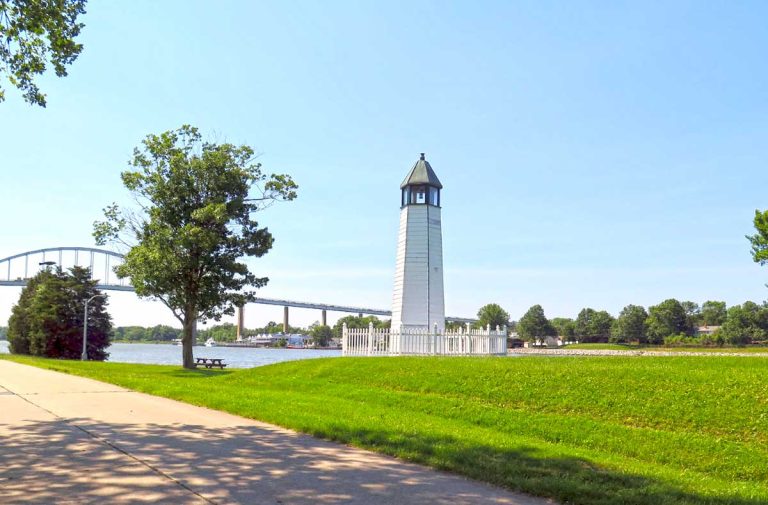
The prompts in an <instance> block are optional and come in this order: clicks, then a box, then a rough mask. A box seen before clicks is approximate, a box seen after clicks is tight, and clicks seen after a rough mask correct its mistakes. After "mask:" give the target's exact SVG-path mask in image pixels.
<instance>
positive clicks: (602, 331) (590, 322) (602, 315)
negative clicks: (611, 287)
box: [574, 307, 613, 342]
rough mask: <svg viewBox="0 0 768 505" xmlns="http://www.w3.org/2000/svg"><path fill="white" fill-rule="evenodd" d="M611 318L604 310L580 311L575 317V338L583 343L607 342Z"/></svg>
mask: <svg viewBox="0 0 768 505" xmlns="http://www.w3.org/2000/svg"><path fill="white" fill-rule="evenodd" d="M611 326H613V316H612V315H610V314H609V313H608V312H606V311H604V310H600V311H597V310H594V309H590V308H589V307H587V308H585V309H582V310H581V311H580V312H579V315H578V316H577V317H576V321H575V323H574V330H575V335H576V338H578V339H579V340H580V341H583V342H595V341H608V339H609V338H610V336H611Z"/></svg>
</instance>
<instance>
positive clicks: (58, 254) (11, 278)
mask: <svg viewBox="0 0 768 505" xmlns="http://www.w3.org/2000/svg"><path fill="white" fill-rule="evenodd" d="M52 258H55V259H56V260H54V259H52ZM123 259H124V257H123V255H122V254H120V253H116V252H114V251H109V250H106V249H97V248H93V247H50V248H46V249H37V250H34V251H27V252H24V253H20V254H15V255H13V256H9V257H7V258H3V259H0V286H21V287H23V286H26V285H27V280H28V279H29V278H31V277H33V276H34V275H35V274H37V272H39V271H40V270H41V269H42V268H46V267H48V266H53V265H58V266H61V267H62V268H65V265H68V266H75V265H76V266H81V267H88V268H90V270H91V276H95V275H99V274H101V275H100V276H99V282H98V284H97V285H96V287H97V288H99V289H101V290H105V291H134V288H133V286H132V285H131V284H130V280H129V279H120V278H118V277H117V275H116V274H115V273H114V267H115V266H117V265H118V264H120V263H121V262H122V261H123ZM30 274H31V275H30ZM249 303H255V304H260V305H278V306H282V307H283V331H285V332H288V328H289V324H288V315H289V313H288V310H289V307H294V308H300V309H314V310H320V311H321V312H320V321H321V324H323V325H325V324H327V313H328V312H329V311H330V312H347V313H351V314H357V315H358V316H361V317H362V316H363V315H374V316H390V317H391V316H392V311H391V310H385V309H373V308H369V307H354V306H347V305H334V304H328V303H314V302H302V301H294V300H281V299H275V298H261V297H259V298H256V299H254V300H253V301H251V302H249ZM446 321H450V322H456V323H473V322H475V321H477V319H472V318H466V317H446ZM243 326H244V307H240V309H239V310H238V314H237V329H238V336H239V335H241V334H242V330H243Z"/></svg>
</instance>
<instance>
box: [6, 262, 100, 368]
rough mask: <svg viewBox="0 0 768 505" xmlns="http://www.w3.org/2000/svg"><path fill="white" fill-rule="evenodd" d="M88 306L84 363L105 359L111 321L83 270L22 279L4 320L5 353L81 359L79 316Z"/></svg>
mask: <svg viewBox="0 0 768 505" xmlns="http://www.w3.org/2000/svg"><path fill="white" fill-rule="evenodd" d="M95 295H99V296H97V297H96V298H93V300H91V302H90V303H89V304H88V346H87V349H86V351H87V355H88V358H89V359H93V360H104V359H106V358H107V352H106V350H105V349H106V348H107V346H109V338H110V333H111V331H112V322H111V318H110V316H109V314H108V313H107V311H106V305H107V301H106V299H105V297H104V296H103V295H102V294H101V292H100V291H99V290H98V289H96V281H95V280H93V279H91V272H90V270H89V269H87V268H83V267H77V266H76V267H73V268H70V269H69V271H66V272H65V271H62V270H61V268H60V267H59V268H57V269H55V270H51V269H46V270H43V271H41V272H39V273H38V274H37V275H35V276H34V277H33V278H31V279H29V280H28V281H27V285H26V286H25V287H24V289H22V291H21V296H20V297H19V302H18V303H17V304H16V305H14V307H13V309H12V311H11V317H10V319H9V320H8V340H9V342H10V350H11V352H12V353H15V354H31V355H33V356H45V357H48V358H67V359H77V358H80V355H81V352H82V345H83V316H84V315H85V314H84V312H85V310H84V309H85V303H86V301H87V300H88V299H90V298H91V297H93V296H95Z"/></svg>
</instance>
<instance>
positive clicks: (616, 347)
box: [563, 343, 768, 353]
mask: <svg viewBox="0 0 768 505" xmlns="http://www.w3.org/2000/svg"><path fill="white" fill-rule="evenodd" d="M563 349H595V350H609V351H665V352H666V351H671V352H675V351H680V352H714V353H734V352H736V353H768V347H705V346H680V347H665V346H663V345H635V344H591V343H590V344H570V345H567V346H565V347H563Z"/></svg>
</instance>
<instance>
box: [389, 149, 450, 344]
mask: <svg viewBox="0 0 768 505" xmlns="http://www.w3.org/2000/svg"><path fill="white" fill-rule="evenodd" d="M442 188H443V185H442V184H440V180H439V179H438V178H437V175H435V172H434V170H432V167H431V166H430V164H429V162H428V161H427V160H426V159H424V153H421V156H420V158H419V160H418V161H417V162H416V164H415V165H414V166H413V168H412V169H411V171H410V172H409V173H408V175H407V176H406V178H405V180H404V181H403V183H402V184H401V185H400V190H401V195H400V233H399V235H398V240H397V266H396V269H395V290H394V295H393V300H392V331H393V332H398V331H399V330H400V329H401V328H402V329H404V330H408V329H416V328H421V329H427V328H428V329H430V330H432V329H434V326H435V325H437V329H438V331H439V332H441V333H442V331H443V330H444V329H445V299H444V297H443V233H442V229H441V218H440V190H441V189H442Z"/></svg>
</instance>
